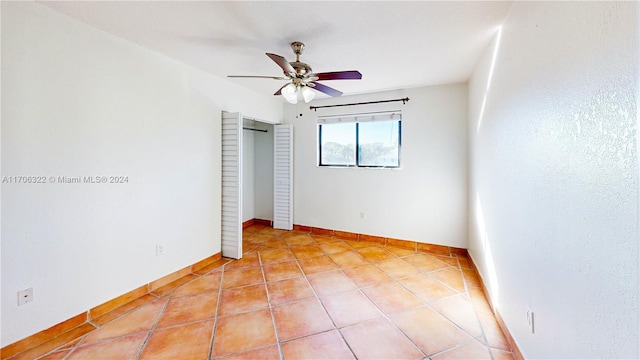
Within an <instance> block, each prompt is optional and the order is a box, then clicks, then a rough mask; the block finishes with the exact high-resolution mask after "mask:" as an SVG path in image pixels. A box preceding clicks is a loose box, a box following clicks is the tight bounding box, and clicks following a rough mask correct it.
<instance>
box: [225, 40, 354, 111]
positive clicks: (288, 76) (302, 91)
mask: <svg viewBox="0 0 640 360" xmlns="http://www.w3.org/2000/svg"><path fill="white" fill-rule="evenodd" d="M291 49H292V50H293V53H294V54H295V55H296V61H291V62H289V61H287V59H285V58H284V57H282V56H280V55H276V54H271V53H266V54H267V56H268V57H269V58H271V60H273V61H274V62H275V63H276V64H278V66H280V67H281V68H282V71H283V72H284V76H285V77H277V76H252V75H229V76H228V77H230V78H265V79H274V80H290V82H289V83H288V84H285V85H283V86H282V87H281V88H280V89H278V91H276V92H275V94H273V95H282V96H283V97H284V98H285V99H286V100H287V101H288V102H289V103H291V104H296V103H297V102H298V97H301V98H302V99H304V101H305V102H307V103H308V102H309V101H311V100H313V98H314V97H315V93H314V92H313V91H311V89H314V90H317V91H320V92H323V93H325V94H327V95H329V96H340V95H342V92H341V91H338V90H336V89H334V88H331V87H329V86H326V85H323V84H321V83H319V82H317V81H318V80H323V81H324V80H360V79H362V74H360V72H359V71H357V70H349V71H335V72H325V73H313V70H311V66H309V64H306V63H303V62H301V61H300V55H301V54H302V51H303V50H304V44H303V43H301V42H299V41H294V42H292V43H291Z"/></svg>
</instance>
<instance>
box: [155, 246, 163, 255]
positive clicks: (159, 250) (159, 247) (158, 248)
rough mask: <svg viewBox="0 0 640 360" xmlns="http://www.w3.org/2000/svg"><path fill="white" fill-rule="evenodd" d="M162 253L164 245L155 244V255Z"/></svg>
mask: <svg viewBox="0 0 640 360" xmlns="http://www.w3.org/2000/svg"><path fill="white" fill-rule="evenodd" d="M161 255H164V245H156V256H161Z"/></svg>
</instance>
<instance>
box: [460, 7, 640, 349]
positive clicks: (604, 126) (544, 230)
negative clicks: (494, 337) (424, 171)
mask: <svg viewBox="0 0 640 360" xmlns="http://www.w3.org/2000/svg"><path fill="white" fill-rule="evenodd" d="M494 55H495V58H494ZM469 89H470V90H469V91H470V93H469V116H470V122H469V123H470V124H469V138H470V183H471V186H470V193H469V198H470V206H469V209H470V216H469V220H470V227H469V228H470V240H469V241H470V243H469V246H470V252H471V254H472V256H473V258H474V260H475V261H476V263H478V264H479V267H480V271H481V273H482V276H483V278H484V281H485V283H487V284H488V285H489V287H490V289H491V292H492V294H493V296H494V299H495V300H496V302H497V307H498V310H499V311H500V313H501V314H502V315H503V317H504V320H505V322H506V324H507V326H508V328H509V330H510V332H511V333H512V334H513V335H514V337H515V339H516V341H517V343H518V344H519V346H520V348H521V350H522V351H523V353H524V355H525V356H526V357H528V358H638V356H639V355H640V354H639V353H638V270H639V269H638V241H639V236H638V233H639V232H638V157H637V150H636V149H637V147H636V135H637V110H638V109H637V96H638V3H634V2H626V3H622V2H600V3H591V2H589V3H587V2H556V3H554V2H544V3H542V2H517V3H515V4H514V5H513V7H512V8H511V10H510V12H509V14H508V16H507V18H506V21H505V23H504V26H503V28H502V32H501V34H500V35H498V36H497V38H496V40H495V41H494V43H493V45H492V47H491V48H489V49H487V51H486V52H485V55H484V57H483V59H482V61H481V62H480V63H479V65H478V67H477V69H476V71H475V73H474V75H473V77H472V79H471V81H470V86H469ZM527 307H530V308H531V309H532V310H533V311H534V313H535V320H536V322H535V325H536V329H535V334H531V333H530V331H529V330H528V328H527V323H526V320H525V319H526V317H525V314H526V309H527Z"/></svg>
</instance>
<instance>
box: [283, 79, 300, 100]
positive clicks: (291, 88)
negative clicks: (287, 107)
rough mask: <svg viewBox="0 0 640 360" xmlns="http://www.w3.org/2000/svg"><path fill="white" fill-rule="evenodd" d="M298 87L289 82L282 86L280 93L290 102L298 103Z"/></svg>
mask: <svg viewBox="0 0 640 360" xmlns="http://www.w3.org/2000/svg"><path fill="white" fill-rule="evenodd" d="M297 90H298V89H297V88H296V86H295V85H293V84H289V85H287V86H285V87H283V88H282V90H281V91H280V93H281V94H282V97H283V98H284V99H285V100H287V102H288V103H289V104H297V103H298V91H297Z"/></svg>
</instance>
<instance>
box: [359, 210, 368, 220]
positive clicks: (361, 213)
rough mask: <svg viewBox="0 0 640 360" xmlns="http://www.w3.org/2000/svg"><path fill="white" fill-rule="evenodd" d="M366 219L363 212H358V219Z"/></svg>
mask: <svg viewBox="0 0 640 360" xmlns="http://www.w3.org/2000/svg"><path fill="white" fill-rule="evenodd" d="M366 217H367V213H365V212H364V211H363V212H360V219H365V218H366Z"/></svg>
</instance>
